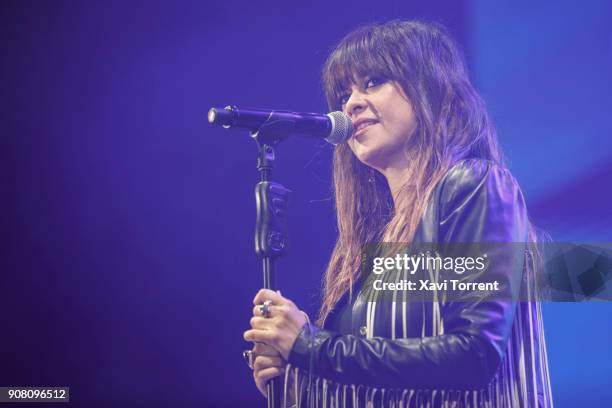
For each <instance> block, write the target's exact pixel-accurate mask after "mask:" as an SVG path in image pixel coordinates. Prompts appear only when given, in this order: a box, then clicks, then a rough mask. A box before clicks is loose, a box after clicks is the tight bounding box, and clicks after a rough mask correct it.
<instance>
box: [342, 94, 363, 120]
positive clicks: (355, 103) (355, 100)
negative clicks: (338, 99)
mask: <svg viewBox="0 0 612 408" xmlns="http://www.w3.org/2000/svg"><path fill="white" fill-rule="evenodd" d="M366 106H367V104H366V102H365V100H364V98H363V95H362V94H361V92H358V91H356V92H353V93H351V96H350V98H349V100H348V101H347V102H346V107H345V109H346V114H347V115H349V117H353V116H355V115H358V114H359V113H360V112H362V111H363V110H365V108H366Z"/></svg>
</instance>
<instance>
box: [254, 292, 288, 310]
mask: <svg viewBox="0 0 612 408" xmlns="http://www.w3.org/2000/svg"><path fill="white" fill-rule="evenodd" d="M266 300H271V301H272V304H273V305H276V306H280V305H282V304H285V303H287V302H290V301H289V300H288V299H285V298H284V297H282V296H281V294H280V293H278V292H275V291H273V290H271V289H260V290H259V292H257V294H256V295H255V298H254V299H253V304H254V305H261V304H263V302H265V301H266Z"/></svg>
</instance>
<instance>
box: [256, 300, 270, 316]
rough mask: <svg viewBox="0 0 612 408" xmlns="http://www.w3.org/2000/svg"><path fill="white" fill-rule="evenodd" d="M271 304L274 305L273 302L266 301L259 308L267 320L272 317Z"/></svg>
mask: <svg viewBox="0 0 612 408" xmlns="http://www.w3.org/2000/svg"><path fill="white" fill-rule="evenodd" d="M271 304H272V301H271V300H266V301H265V302H263V305H260V306H259V311H260V312H261V315H262V316H263V317H265V318H266V319H267V318H268V317H270V305H271Z"/></svg>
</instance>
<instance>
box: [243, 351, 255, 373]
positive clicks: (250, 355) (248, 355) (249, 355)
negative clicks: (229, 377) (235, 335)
mask: <svg viewBox="0 0 612 408" xmlns="http://www.w3.org/2000/svg"><path fill="white" fill-rule="evenodd" d="M242 357H244V361H246V363H247V365H248V366H249V368H250V369H251V370H252V369H253V362H254V361H255V352H253V350H244V351H243V352H242Z"/></svg>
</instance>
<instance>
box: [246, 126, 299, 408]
mask: <svg viewBox="0 0 612 408" xmlns="http://www.w3.org/2000/svg"><path fill="white" fill-rule="evenodd" d="M293 130H294V127H293V123H292V122H289V121H285V120H278V118H275V117H274V114H272V115H270V118H269V119H268V120H267V121H266V122H265V123H264V124H263V125H261V126H260V127H259V129H257V130H256V131H254V132H251V137H252V138H253V139H254V140H255V142H257V148H258V157H257V170H258V171H259V173H260V176H261V181H260V182H259V183H257V185H256V186H255V202H256V206H257V220H256V226H255V253H256V254H257V255H258V256H259V257H260V258H261V259H262V269H263V287H264V288H266V289H272V290H276V272H277V271H276V259H277V258H279V257H280V256H282V255H284V254H285V252H286V250H287V225H286V214H287V207H288V206H287V204H288V198H289V194H290V193H291V191H290V190H288V189H287V188H285V187H284V186H283V185H281V184H279V183H276V182H274V181H271V180H270V176H271V173H272V168H273V167H274V161H275V151H274V148H275V146H276V145H277V144H278V143H280V142H281V141H282V140H284V139H285V138H286V137H287V136H289V135H290V134H291V133H292V132H293ZM266 388H267V392H268V408H280V407H281V392H282V381H281V379H280V377H276V378H273V379H272V380H271V381H268V383H267V384H266ZM296 398H297V396H296Z"/></svg>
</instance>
